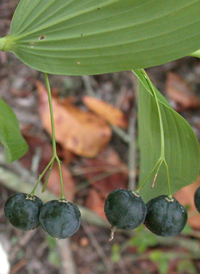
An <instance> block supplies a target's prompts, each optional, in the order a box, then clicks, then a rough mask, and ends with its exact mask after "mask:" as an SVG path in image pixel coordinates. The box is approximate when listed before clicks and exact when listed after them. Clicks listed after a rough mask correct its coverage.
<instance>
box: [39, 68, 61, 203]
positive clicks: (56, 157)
mask: <svg viewBox="0 0 200 274" xmlns="http://www.w3.org/2000/svg"><path fill="white" fill-rule="evenodd" d="M44 78H45V82H46V87H47V94H48V100H49V109H50V116H51V134H52V147H53V157H52V158H53V159H55V160H56V162H57V163H58V169H59V175H60V186H61V200H65V194H64V188H63V176H62V170H61V163H60V160H59V158H58V156H57V151H56V137H55V125H54V118H53V105H52V97H51V87H50V83H49V78H48V75H47V73H44Z"/></svg>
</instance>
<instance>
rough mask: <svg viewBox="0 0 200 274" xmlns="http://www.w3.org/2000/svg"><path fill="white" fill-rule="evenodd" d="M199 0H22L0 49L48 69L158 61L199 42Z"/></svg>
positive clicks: (95, 69)
mask: <svg viewBox="0 0 200 274" xmlns="http://www.w3.org/2000/svg"><path fill="white" fill-rule="evenodd" d="M199 14H200V2H199V0H181V1H174V0H168V1H160V0H101V1H99V0H48V1H44V0H34V1H33V0H21V1H20V3H19V5H18V7H17V9H16V11H15V14H14V17H13V19H12V24H11V30H10V33H11V36H7V37H6V39H4V38H2V39H1V40H0V49H1V50H7V51H11V52H13V53H14V54H15V55H17V56H18V58H19V59H20V60H21V61H22V62H24V63H25V64H27V65H29V66H31V67H33V68H35V69H37V70H40V71H43V72H48V73H53V74H68V75H84V74H101V73H107V72H115V71H121V70H129V69H133V68H144V67H150V66H155V65H159V64H162V63H166V62H169V61H171V60H175V59H178V58H181V57H183V56H186V55H188V54H190V53H192V52H194V51H196V50H198V49H199V45H200V28H199V25H200V16H199Z"/></svg>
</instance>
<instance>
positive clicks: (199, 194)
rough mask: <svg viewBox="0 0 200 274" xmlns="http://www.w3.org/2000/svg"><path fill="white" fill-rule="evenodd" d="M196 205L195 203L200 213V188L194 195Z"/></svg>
mask: <svg viewBox="0 0 200 274" xmlns="http://www.w3.org/2000/svg"><path fill="white" fill-rule="evenodd" d="M194 203H195V206H196V208H197V210H198V212H199V213H200V187H199V188H197V190H196V192H195V194H194Z"/></svg>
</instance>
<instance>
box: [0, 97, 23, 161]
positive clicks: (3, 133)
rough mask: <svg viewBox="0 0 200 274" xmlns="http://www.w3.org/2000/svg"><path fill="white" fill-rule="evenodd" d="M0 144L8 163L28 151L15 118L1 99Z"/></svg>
mask: <svg viewBox="0 0 200 274" xmlns="http://www.w3.org/2000/svg"><path fill="white" fill-rule="evenodd" d="M0 143H2V145H3V146H4V151H5V156H6V161H7V162H8V163H10V162H12V161H15V160H17V159H18V158H20V157H22V156H23V155H24V154H25V153H26V151H27V149H28V146H27V144H26V142H25V140H24V138H23V137H22V135H21V133H20V129H19V124H18V120H17V117H16V116H15V114H14V112H13V111H12V109H11V108H10V107H9V106H8V105H7V104H6V103H5V102H4V101H3V100H2V99H0Z"/></svg>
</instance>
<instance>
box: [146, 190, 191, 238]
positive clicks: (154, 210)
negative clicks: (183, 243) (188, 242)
mask: <svg viewBox="0 0 200 274" xmlns="http://www.w3.org/2000/svg"><path fill="white" fill-rule="evenodd" d="M186 222H187V211H186V210H185V208H184V207H183V206H182V205H181V204H180V203H179V202H178V201H177V200H176V199H175V198H172V199H169V198H168V196H167V195H161V196H158V197H156V198H153V199H151V200H150V201H149V202H148V203H147V216H146V219H145V225H146V227H147V228H148V229H149V230H150V231H151V232H153V233H154V234H156V235H158V236H175V235H177V234H179V233H180V232H181V231H182V230H183V228H184V227H185V225H186Z"/></svg>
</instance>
